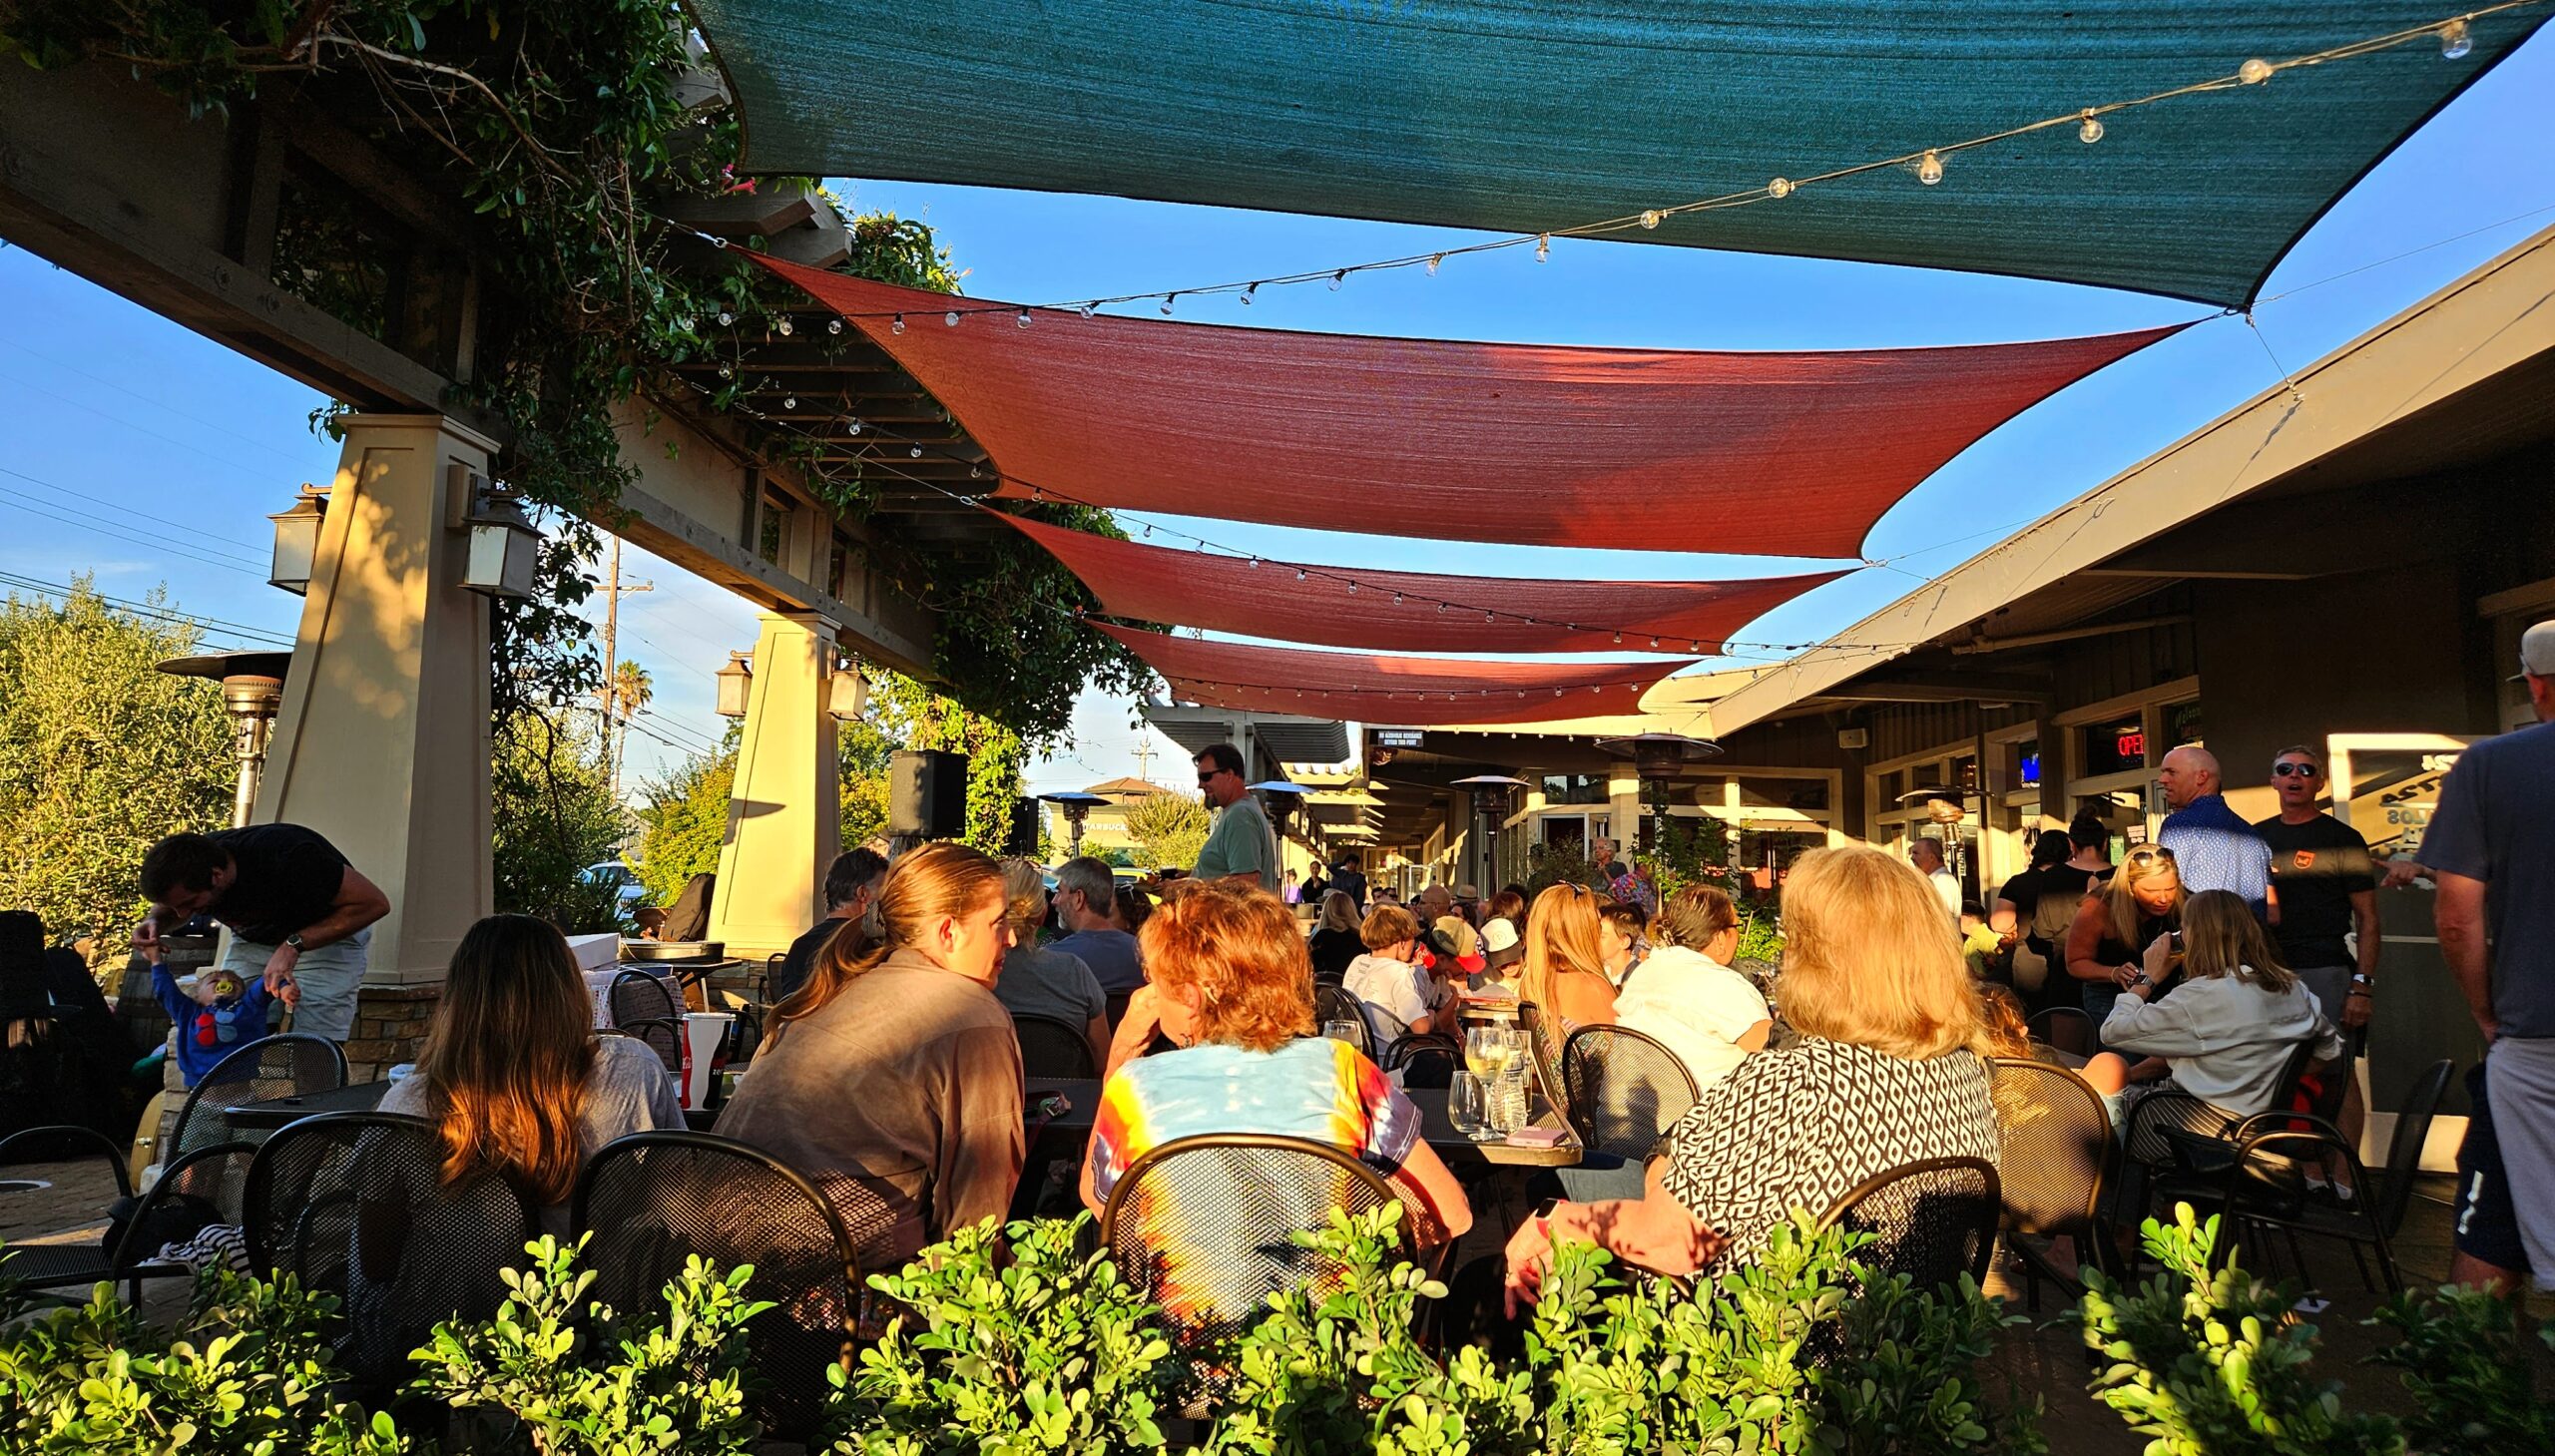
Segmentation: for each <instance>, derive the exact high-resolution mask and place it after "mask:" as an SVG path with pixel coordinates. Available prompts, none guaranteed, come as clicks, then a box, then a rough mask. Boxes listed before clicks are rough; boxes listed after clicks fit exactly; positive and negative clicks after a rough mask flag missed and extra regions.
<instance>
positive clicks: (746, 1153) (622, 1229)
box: [570, 1132, 861, 1441]
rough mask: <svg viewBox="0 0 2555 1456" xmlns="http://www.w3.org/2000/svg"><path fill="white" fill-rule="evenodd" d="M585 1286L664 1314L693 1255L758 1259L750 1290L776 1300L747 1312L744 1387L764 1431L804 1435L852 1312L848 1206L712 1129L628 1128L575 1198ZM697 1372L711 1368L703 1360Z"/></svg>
mask: <svg viewBox="0 0 2555 1456" xmlns="http://www.w3.org/2000/svg"><path fill="white" fill-rule="evenodd" d="M570 1207H571V1217H572V1219H573V1221H574V1223H575V1226H576V1228H577V1230H578V1231H579V1232H581V1233H591V1234H593V1235H594V1238H593V1241H592V1242H591V1243H590V1244H588V1246H587V1247H588V1253H589V1255H590V1257H591V1258H592V1267H593V1268H594V1270H595V1274H596V1277H595V1284H594V1290H593V1296H594V1298H595V1299H597V1300H598V1301H600V1302H602V1303H604V1304H606V1305H609V1306H610V1307H611V1308H612V1309H613V1311H614V1312H615V1313H616V1314H617V1315H618V1316H620V1317H621V1318H622V1319H624V1320H626V1321H628V1322H629V1323H630V1324H632V1325H634V1326H637V1327H641V1328H644V1327H645V1326H646V1325H647V1324H648V1323H650V1322H651V1321H656V1320H662V1319H663V1318H664V1317H665V1300H664V1298H663V1296H662V1293H661V1291H662V1290H663V1289H664V1288H665V1286H666V1284H667V1283H669V1282H670V1281H672V1280H673V1278H674V1277H675V1276H676V1275H677V1274H679V1273H681V1272H683V1267H684V1259H685V1257H686V1256H687V1255H690V1254H699V1255H701V1256H702V1257H703V1258H706V1259H709V1260H711V1261H712V1262H714V1263H716V1264H717V1265H719V1267H720V1268H721V1269H722V1270H727V1269H733V1268H735V1267H737V1266H738V1265H740V1264H753V1265H754V1269H755V1272H754V1277H753V1279H752V1280H751V1281H749V1282H748V1283H747V1285H746V1295H747V1297H748V1298H750V1299H755V1300H769V1301H771V1303H772V1305H773V1306H774V1307H772V1308H770V1309H767V1310H765V1311H764V1312H763V1313H761V1314H758V1315H756V1316H755V1317H754V1319H753V1320H751V1321H750V1322H748V1324H747V1325H746V1338H747V1341H748V1348H749V1350H750V1352H751V1359H750V1361H749V1364H748V1368H750V1369H752V1370H754V1371H755V1372H756V1373H757V1374H758V1375H760V1376H761V1377H762V1382H761V1384H760V1387H759V1388H758V1389H757V1390H756V1391H755V1392H753V1393H752V1394H751V1395H750V1397H749V1399H750V1400H751V1401H752V1402H753V1405H754V1415H755V1418H756V1419H757V1420H759V1421H761V1422H763V1424H764V1426H765V1427H766V1433H767V1435H772V1436H776V1437H779V1438H781V1439H784V1440H791V1441H803V1440H805V1439H807V1437H808V1436H809V1435H810V1434H811V1433H812V1432H813V1430H814V1428H815V1425H816V1423H817V1420H818V1418H819V1417H820V1416H821V1414H822V1411H823V1405H824V1392H825V1388H826V1384H825V1367H826V1366H828V1365H835V1364H840V1363H841V1362H842V1361H843V1359H844V1358H845V1356H846V1353H847V1352H848V1350H849V1348H850V1342H851V1338H852V1335H853V1332H854V1330H855V1328H856V1327H857V1325H858V1323H859V1315H860V1287H861V1284H860V1270H859V1267H858V1262H857V1260H856V1259H855V1258H854V1256H853V1253H852V1244H851V1239H850V1237H849V1235H848V1234H847V1233H846V1232H845V1231H844V1228H843V1224H842V1219H841V1217H840V1215H838V1214H837V1213H835V1212H834V1208H833V1206H832V1205H831V1204H830V1203H828V1202H826V1200H825V1197H824V1195H823V1194H821V1193H819V1192H817V1190H816V1186H815V1185H814V1184H812V1183H810V1182H808V1181H807V1179H806V1178H804V1177H803V1176H801V1175H800V1174H799V1173H797V1172H796V1171H795V1170H793V1169H791V1168H789V1167H788V1166H787V1165H785V1164H783V1163H781V1162H780V1161H779V1160H778V1159H776V1158H773V1157H772V1156H771V1155H769V1154H767V1153H765V1152H763V1151H761V1150H759V1149H755V1148H750V1147H748V1146H746V1145H745V1144H743V1143H738V1142H734V1141H732V1140H730V1139H726V1138H715V1137H712V1136H711V1135H709V1134H707V1133H676V1132H661V1133H634V1134H632V1135H630V1136H629V1137H626V1138H622V1139H619V1140H617V1141H615V1142H612V1143H608V1144H606V1145H605V1146H604V1147H603V1148H602V1149H600V1150H598V1151H597V1152H596V1153H595V1155H594V1157H593V1158H592V1159H590V1160H588V1162H587V1164H586V1167H585V1171H584V1172H583V1173H582V1174H580V1175H579V1176H578V1179H577V1192H576V1196H575V1199H574V1201H573V1203H572V1204H571V1206H570ZM699 1373H701V1374H704V1375H709V1374H713V1373H716V1372H713V1371H709V1370H703V1371H701V1372H699Z"/></svg>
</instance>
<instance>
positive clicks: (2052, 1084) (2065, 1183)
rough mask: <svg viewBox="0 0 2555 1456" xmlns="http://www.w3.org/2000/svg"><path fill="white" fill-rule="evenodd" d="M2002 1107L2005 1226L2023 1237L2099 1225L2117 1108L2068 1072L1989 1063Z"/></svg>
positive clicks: (2013, 1061) (1994, 1095) (2016, 1061)
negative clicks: (2097, 1211)
mask: <svg viewBox="0 0 2555 1456" xmlns="http://www.w3.org/2000/svg"><path fill="white" fill-rule="evenodd" d="M1987 1073H1988V1078H1989V1085H1988V1095H1989V1097H1990V1098H1991V1099H1992V1100H1993V1101H1994V1102H1995V1104H1996V1137H1997V1142H1998V1151H1997V1155H1996V1185H1997V1193H1998V1197H1999V1199H2000V1200H2001V1201H2002V1202H2003V1204H2004V1207H2005V1226H2006V1227H2007V1228H2010V1229H2012V1230H2013V1231H2014V1232H2017V1233H2069V1232H2073V1233H2079V1234H2082V1233H2084V1232H2085V1230H2087V1229H2089V1228H2091V1227H2092V1226H2093V1223H2094V1213H2095V1208H2096V1206H2097V1205H2098V1204H2099V1203H2100V1202H2101V1199H2102V1195H2103V1184H2104V1182H2105V1180H2106V1178H2107V1176H2108V1173H2109V1171H2110V1168H2111V1165H2112V1157H2113V1149H2114V1144H2113V1142H2112V1115H2111V1110H2110V1109H2109V1108H2108V1107H2106V1106H2104V1104H2103V1096H2102V1094H2101V1093H2099V1092H2096V1091H2095V1090H2094V1089H2093V1087H2092V1086H2091V1085H2089V1084H2088V1083H2087V1082H2086V1081H2085V1079H2084V1078H2082V1077H2079V1076H2077V1075H2076V1074H2075V1073H2073V1072H2070V1071H2068V1070H2067V1069H2066V1068H2064V1067H2052V1066H2050V1065H2049V1064H2047V1063H2045V1062H2034V1061H2028V1060H2025V1059H2021V1058H2012V1057H1992V1058H1989V1059H1988V1063H1987Z"/></svg>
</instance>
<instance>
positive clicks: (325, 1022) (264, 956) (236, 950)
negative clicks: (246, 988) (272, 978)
mask: <svg viewBox="0 0 2555 1456" xmlns="http://www.w3.org/2000/svg"><path fill="white" fill-rule="evenodd" d="M371 947H372V931H371V929H370V928H369V927H367V928H365V929H362V930H358V931H356V932H355V933H354V934H352V935H349V936H347V937H346V938H345V939H343V940H332V941H330V942H328V943H327V944H326V945H317V946H312V947H311V948H310V949H308V950H305V951H303V952H302V953H301V957H300V959H298V960H296V961H294V962H293V965H292V981H293V984H294V985H295V986H297V987H299V988H300V990H301V1004H299V1005H298V1006H295V1007H293V1008H292V1029H293V1030H294V1031H297V1032H306V1033H308V1034H309V1035H311V1036H315V1037H326V1038H327V1039H328V1040H330V1041H332V1042H342V1041H344V1040H346V1038H348V1037H350V1036H352V1035H353V1034H354V1029H355V995H356V993H357V992H359V991H361V990H362V989H363V970H364V966H365V965H366V963H367V962H368V961H369V959H370V954H369V953H370V951H371ZM274 953H275V948H274V947H273V946H271V945H259V944H258V943H256V941H254V940H243V939H241V938H240V937H239V936H237V935H235V936H232V937H231V944H230V945H229V946H228V947H226V948H225V949H224V951H223V952H222V968H223V969H224V970H226V971H235V972H237V973H239V976H240V978H241V979H242V980H244V981H254V980H256V979H257V978H258V977H261V976H263V975H264V974H265V973H266V962H267V960H268V959H270V958H271V957H272V956H273V955H274Z"/></svg>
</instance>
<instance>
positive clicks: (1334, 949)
mask: <svg viewBox="0 0 2555 1456" xmlns="http://www.w3.org/2000/svg"><path fill="white" fill-rule="evenodd" d="M1305 951H1306V954H1308V955H1309V956H1310V957H1311V959H1312V965H1313V979H1314V980H1316V981H1333V982H1335V981H1337V980H1338V979H1339V978H1340V977H1342V976H1345V975H1346V974H1348V963H1349V962H1350V961H1353V960H1355V959H1357V957H1359V956H1361V955H1364V954H1365V953H1366V940H1365V936H1364V934H1363V930H1362V927H1361V926H1360V924H1359V922H1358V919H1357V902H1356V901H1355V900H1352V899H1350V898H1348V892H1347V891H1346V890H1332V891H1330V892H1328V893H1327V894H1324V895H1323V896H1322V897H1321V918H1320V919H1319V920H1317V921H1315V922H1314V924H1313V934H1312V940H1311V941H1310V943H1308V944H1307V945H1306V947H1305Z"/></svg>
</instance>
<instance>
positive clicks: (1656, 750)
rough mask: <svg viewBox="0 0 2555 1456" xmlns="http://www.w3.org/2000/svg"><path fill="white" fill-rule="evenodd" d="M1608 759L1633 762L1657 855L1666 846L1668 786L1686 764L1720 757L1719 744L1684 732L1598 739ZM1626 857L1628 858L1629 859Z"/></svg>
mask: <svg viewBox="0 0 2555 1456" xmlns="http://www.w3.org/2000/svg"><path fill="white" fill-rule="evenodd" d="M1597 746H1598V747H1599V748H1601V749H1603V750H1604V751H1605V752H1606V754H1607V755H1608V756H1609V757H1612V758H1616V759H1619V760H1620V759H1625V758H1629V759H1631V760H1632V765H1633V772H1634V773H1635V774H1637V775H1639V776H1640V778H1641V781H1642V787H1643V788H1644V789H1645V790H1647V791H1648V793H1649V796H1650V845H1651V852H1652V853H1654V854H1656V853H1659V852H1661V851H1663V850H1665V849H1666V848H1667V847H1668V785H1669V783H1670V781H1671V780H1673V779H1675V778H1676V777H1677V775H1678V774H1679V773H1681V772H1683V771H1684V770H1685V767H1686V765H1687V764H1689V763H1701V762H1703V761H1704V760H1706V759H1708V758H1718V757H1720V756H1721V744H1719V743H1716V742H1714V741H1713V740H1712V739H1710V738H1690V737H1688V736H1686V735H1685V734H1684V733H1635V734H1634V735H1633V736H1631V737H1628V738H1599V739H1598V740H1597ZM1628 857H1629V856H1628Z"/></svg>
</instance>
